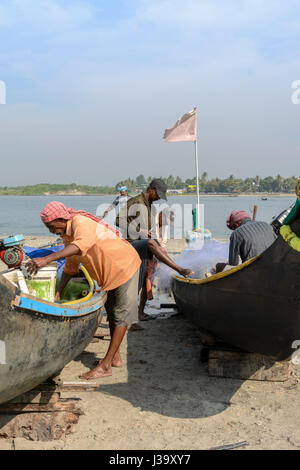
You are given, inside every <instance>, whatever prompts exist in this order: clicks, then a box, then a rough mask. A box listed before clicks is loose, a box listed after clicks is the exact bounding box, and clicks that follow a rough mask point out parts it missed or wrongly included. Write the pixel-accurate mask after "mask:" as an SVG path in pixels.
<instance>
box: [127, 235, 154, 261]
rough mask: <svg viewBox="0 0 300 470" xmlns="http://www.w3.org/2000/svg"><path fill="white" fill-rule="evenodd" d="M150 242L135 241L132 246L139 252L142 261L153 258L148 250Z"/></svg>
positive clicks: (147, 240)
mask: <svg viewBox="0 0 300 470" xmlns="http://www.w3.org/2000/svg"><path fill="white" fill-rule="evenodd" d="M149 241H150V240H149V239H148V238H147V239H146V240H134V241H133V242H131V245H132V246H133V248H134V249H135V250H136V251H137V252H138V254H139V257H140V258H141V260H142V261H143V260H147V259H152V258H153V254H152V253H151V251H150V250H149V248H148V244H149Z"/></svg>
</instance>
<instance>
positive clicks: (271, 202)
mask: <svg viewBox="0 0 300 470" xmlns="http://www.w3.org/2000/svg"><path fill="white" fill-rule="evenodd" d="M113 199H114V196H0V213H1V219H0V235H11V234H17V233H20V234H24V235H36V236H48V235H50V234H49V232H48V230H47V229H46V227H44V225H43V224H42V223H41V221H40V218H39V214H40V212H41V210H42V209H43V207H44V206H45V205H46V204H47V203H48V202H50V201H53V200H56V201H61V202H63V203H64V204H65V205H66V206H67V207H73V208H74V209H84V210H86V211H88V212H91V213H93V214H97V215H100V214H102V213H103V211H104V208H103V207H101V205H102V204H109V203H111V202H112V200H113ZM295 200H296V196H294V197H293V196H292V197H270V198H268V200H267V201H262V200H261V198H260V196H238V197H229V196H206V197H202V198H201V201H200V202H201V204H204V225H205V228H208V229H209V230H211V232H212V235H213V237H216V238H228V237H229V236H230V233H231V232H230V230H228V229H227V227H226V224H225V222H226V218H227V217H228V215H229V214H230V212H231V211H232V210H247V211H248V212H249V213H250V214H252V211H253V206H254V205H257V206H258V212H257V220H264V221H266V222H271V220H272V218H273V216H276V215H278V214H279V213H280V212H281V211H283V210H284V209H286V208H287V207H289V206H290V205H291V204H292V203H294V202H295ZM168 203H169V204H170V205H173V204H179V205H180V206H183V205H184V204H189V205H192V204H196V197H193V196H172V197H169V198H168ZM99 206H100V207H99ZM97 208H98V210H97ZM186 211H187V213H188V217H186V220H187V221H186V227H185V228H186V229H191V228H192V218H191V207H190V208H189V207H188V206H187V209H186ZM106 220H107V221H108V222H110V223H113V221H114V217H113V215H112V214H111V215H109V216H107V217H106ZM181 225H182V223H181V221H180V220H179V222H178V223H177V226H176V225H175V234H176V236H177V237H178V236H179V237H180V233H182V230H181ZM182 236H183V235H182Z"/></svg>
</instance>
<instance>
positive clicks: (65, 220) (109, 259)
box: [27, 201, 141, 379]
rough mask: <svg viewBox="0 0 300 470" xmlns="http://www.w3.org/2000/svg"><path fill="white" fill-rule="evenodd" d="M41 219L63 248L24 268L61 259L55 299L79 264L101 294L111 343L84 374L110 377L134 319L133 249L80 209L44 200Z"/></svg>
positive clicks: (137, 263) (135, 262)
mask: <svg viewBox="0 0 300 470" xmlns="http://www.w3.org/2000/svg"><path fill="white" fill-rule="evenodd" d="M41 219H42V221H43V223H44V224H45V225H46V227H47V228H48V229H49V231H50V232H51V233H55V234H56V235H60V236H61V237H62V238H63V240H64V244H65V248H64V249H63V250H61V251H59V252H57V253H52V254H51V255H48V256H45V257H43V258H34V259H31V260H30V261H29V262H28V263H27V269H28V271H29V272H30V273H33V274H35V273H36V272H37V271H38V270H39V269H41V268H43V267H44V266H46V265H47V264H49V263H51V262H53V261H56V260H59V259H61V258H65V260H66V261H65V266H64V270H63V274H62V277H61V280H60V283H59V285H58V288H57V292H56V296H55V301H59V300H60V297H61V294H62V292H63V290H64V288H65V286H66V285H67V283H68V282H69V280H70V279H71V278H72V277H73V276H74V275H75V274H76V273H77V272H78V268H79V265H80V264H81V263H82V264H83V265H84V266H85V268H86V269H87V271H88V272H89V274H90V276H91V277H92V278H93V279H94V280H96V281H97V283H98V284H99V285H100V286H102V289H103V290H104V291H107V301H106V303H105V309H106V312H107V317H108V321H109V327H110V334H111V341H110V344H109V347H108V351H107V353H106V355H105V357H104V358H103V359H102V360H101V361H99V363H98V365H97V367H96V368H94V369H93V370H92V371H90V372H88V373H87V374H84V375H83V376H82V377H83V378H84V379H94V378H98V377H105V376H109V375H111V374H112V369H111V367H112V366H115V367H120V366H121V356H120V350H119V348H120V345H121V342H122V340H123V337H124V335H125V333H126V330H127V328H129V327H130V326H131V325H132V324H133V323H135V322H137V321H138V280H139V268H140V265H141V260H140V257H139V255H138V253H137V251H136V250H135V249H134V248H133V247H132V246H131V244H130V243H128V242H127V241H126V240H124V239H123V238H121V237H120V236H119V233H118V231H117V230H115V229H114V228H113V227H111V226H110V225H108V224H107V223H106V222H104V221H102V220H101V219H99V218H98V217H95V216H94V215H92V214H89V213H88V212H84V211H75V210H74V209H71V208H66V206H65V205H64V204H62V203H61V202H56V201H54V202H50V203H49V204H47V206H46V207H45V208H44V209H43V211H42V212H41Z"/></svg>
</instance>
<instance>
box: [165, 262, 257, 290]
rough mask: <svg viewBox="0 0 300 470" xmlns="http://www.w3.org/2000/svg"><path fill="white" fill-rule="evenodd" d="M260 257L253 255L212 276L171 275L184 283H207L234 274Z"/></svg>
mask: <svg viewBox="0 0 300 470" xmlns="http://www.w3.org/2000/svg"><path fill="white" fill-rule="evenodd" d="M259 258H260V255H258V256H255V257H254V258H251V259H249V260H247V261H245V262H244V263H242V264H239V265H238V266H234V267H233V268H231V269H227V270H226V271H222V272H220V273H217V274H214V275H212V276H209V277H207V278H200V279H191V278H188V277H181V276H178V274H174V275H173V279H176V281H180V282H184V283H186V284H208V283H210V282H214V281H217V280H219V279H223V278H225V277H228V276H230V275H231V274H234V273H236V272H238V271H241V270H242V269H244V268H246V267H247V266H249V265H250V264H252V263H253V262H254V261H256V260H257V259H259Z"/></svg>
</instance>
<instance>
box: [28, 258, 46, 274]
mask: <svg viewBox="0 0 300 470" xmlns="http://www.w3.org/2000/svg"><path fill="white" fill-rule="evenodd" d="M48 263H49V262H48V261H47V260H46V259H45V258H33V259H31V260H30V261H28V262H27V263H26V268H27V271H28V272H29V273H30V274H36V273H37V272H38V270H39V269H41V268H44V267H45V266H47V264H48Z"/></svg>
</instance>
